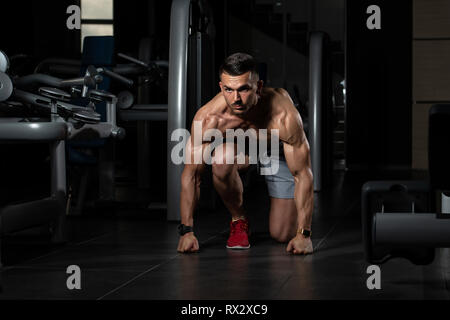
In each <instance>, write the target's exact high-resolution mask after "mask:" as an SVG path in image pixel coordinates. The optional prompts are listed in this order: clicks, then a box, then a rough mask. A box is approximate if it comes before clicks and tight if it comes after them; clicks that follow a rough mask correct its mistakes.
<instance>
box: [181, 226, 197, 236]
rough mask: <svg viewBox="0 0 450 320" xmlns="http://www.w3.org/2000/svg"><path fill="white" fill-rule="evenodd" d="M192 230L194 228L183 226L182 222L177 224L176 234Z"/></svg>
mask: <svg viewBox="0 0 450 320" xmlns="http://www.w3.org/2000/svg"><path fill="white" fill-rule="evenodd" d="M189 232H194V228H193V227H191V226H185V225H184V224H180V225H179V226H178V234H179V235H180V236H184V235H185V234H186V233H189Z"/></svg>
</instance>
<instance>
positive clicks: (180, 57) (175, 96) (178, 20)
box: [167, 0, 191, 221]
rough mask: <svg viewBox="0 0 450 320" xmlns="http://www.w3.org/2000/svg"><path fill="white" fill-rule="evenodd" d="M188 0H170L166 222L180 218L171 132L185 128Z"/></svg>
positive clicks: (178, 175) (178, 177)
mask: <svg viewBox="0 0 450 320" xmlns="http://www.w3.org/2000/svg"><path fill="white" fill-rule="evenodd" d="M190 4H191V0H173V2H172V9H171V16H170V46H169V100H168V119H167V138H168V139H167V144H168V145H167V160H168V161H167V220H169V221H174V220H179V219H180V192H181V173H182V171H183V166H182V165H175V164H174V163H173V162H172V161H171V160H170V159H171V157H170V155H171V151H172V148H173V147H174V146H175V144H176V142H175V141H171V135H172V132H174V130H176V129H180V128H185V127H186V83H187V59H188V37H189V11H190V10H189V8H190Z"/></svg>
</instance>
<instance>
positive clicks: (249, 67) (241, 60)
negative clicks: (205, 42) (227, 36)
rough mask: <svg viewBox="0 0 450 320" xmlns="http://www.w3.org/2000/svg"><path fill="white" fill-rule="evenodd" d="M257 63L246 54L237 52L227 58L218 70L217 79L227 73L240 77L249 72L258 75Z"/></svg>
mask: <svg viewBox="0 0 450 320" xmlns="http://www.w3.org/2000/svg"><path fill="white" fill-rule="evenodd" d="M257 65H258V64H257V62H256V60H255V58H253V57H252V56H251V55H249V54H247V53H242V52H237V53H233V54H232V55H230V56H229V57H227V58H226V59H225V60H224V61H223V63H222V65H221V66H220V68H219V78H220V77H221V76H222V73H224V72H225V73H228V74H229V75H232V76H240V75H242V74H244V73H246V72H249V71H251V72H252V74H255V75H258V70H257Z"/></svg>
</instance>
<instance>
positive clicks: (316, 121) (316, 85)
mask: <svg viewBox="0 0 450 320" xmlns="http://www.w3.org/2000/svg"><path fill="white" fill-rule="evenodd" d="M323 42H324V33H323V32H312V33H311V37H310V43H309V119H308V121H309V122H308V126H309V143H310V146H311V166H312V171H313V176H314V191H320V190H321V189H322V145H323V143H322V125H323V123H322V107H323V103H322V72H323V70H322V61H323Z"/></svg>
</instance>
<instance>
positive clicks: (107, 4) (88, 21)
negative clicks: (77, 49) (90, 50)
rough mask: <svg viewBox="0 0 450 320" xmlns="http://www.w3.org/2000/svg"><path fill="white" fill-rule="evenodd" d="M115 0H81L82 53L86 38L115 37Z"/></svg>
mask: <svg viewBox="0 0 450 320" xmlns="http://www.w3.org/2000/svg"><path fill="white" fill-rule="evenodd" d="M113 12H114V11H113V0H81V51H83V40H84V37H86V36H112V35H114V27H113V26H114V20H113Z"/></svg>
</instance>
